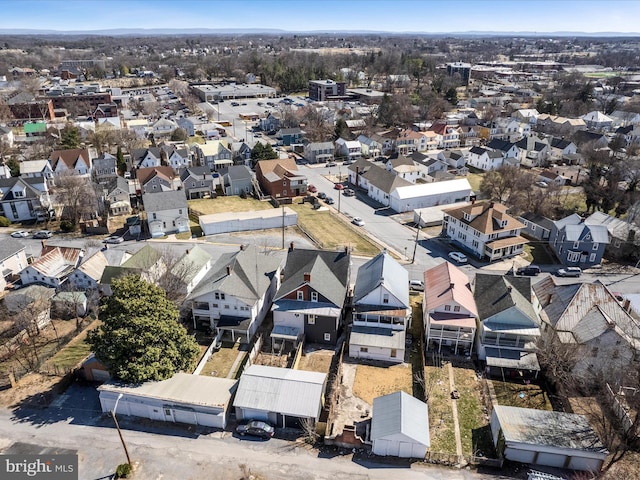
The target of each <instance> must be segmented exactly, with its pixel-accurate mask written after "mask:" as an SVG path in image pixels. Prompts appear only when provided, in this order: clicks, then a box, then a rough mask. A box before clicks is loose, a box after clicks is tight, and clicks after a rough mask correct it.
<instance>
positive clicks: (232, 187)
mask: <svg viewBox="0 0 640 480" xmlns="http://www.w3.org/2000/svg"><path fill="white" fill-rule="evenodd" d="M220 173H221V174H222V182H221V183H222V189H223V190H224V194H225V195H242V194H245V195H249V194H251V192H252V191H253V188H254V183H255V181H256V176H255V173H253V172H252V171H251V170H250V169H249V167H246V166H244V165H232V166H230V167H229V168H226V169H224V170H221V171H220Z"/></svg>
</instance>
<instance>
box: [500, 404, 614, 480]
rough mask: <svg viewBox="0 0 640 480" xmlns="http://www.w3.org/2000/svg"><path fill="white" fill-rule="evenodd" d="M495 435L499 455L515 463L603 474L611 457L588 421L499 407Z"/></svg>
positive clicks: (557, 413) (581, 418) (581, 416)
mask: <svg viewBox="0 0 640 480" xmlns="http://www.w3.org/2000/svg"><path fill="white" fill-rule="evenodd" d="M491 433H492V436H493V443H494V445H495V446H496V450H497V451H498V455H502V456H504V458H506V459H507V460H512V461H514V462H521V463H530V464H534V465H547V466H551V467H558V468H567V469H571V470H586V471H589V472H599V471H600V468H601V467H602V463H603V462H604V460H605V458H606V457H607V455H608V454H609V452H608V451H607V450H606V448H605V447H604V445H603V444H602V442H601V441H600V439H599V438H598V435H597V434H596V432H595V431H594V430H593V428H591V425H589V422H588V421H587V419H586V417H584V416H583V415H576V414H574V413H564V412H549V411H546V410H535V409H532V408H518V407H507V406H503V405H496V406H495V407H494V409H493V413H492V415H491Z"/></svg>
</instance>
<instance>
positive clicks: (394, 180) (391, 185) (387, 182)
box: [363, 165, 413, 194]
mask: <svg viewBox="0 0 640 480" xmlns="http://www.w3.org/2000/svg"><path fill="white" fill-rule="evenodd" d="M363 178H365V179H367V180H368V182H369V183H370V184H371V185H373V186H374V187H377V188H379V189H380V190H381V191H383V192H385V193H387V194H389V193H391V192H392V191H393V190H395V189H396V188H398V187H408V186H409V185H413V184H412V183H411V182H409V181H407V180H405V179H404V178H402V177H399V176H397V175H395V174H394V173H391V172H390V171H388V170H387V169H386V168H381V167H378V166H377V165H371V168H369V170H368V171H367V172H365V173H364V175H363Z"/></svg>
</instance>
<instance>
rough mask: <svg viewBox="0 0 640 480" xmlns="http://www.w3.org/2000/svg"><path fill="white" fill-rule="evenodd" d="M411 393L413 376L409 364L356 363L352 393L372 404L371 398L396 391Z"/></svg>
mask: <svg viewBox="0 0 640 480" xmlns="http://www.w3.org/2000/svg"><path fill="white" fill-rule="evenodd" d="M400 390H402V391H404V392H407V393H408V394H409V395H412V392H413V378H412V375H411V366H410V365H407V364H400V365H392V366H388V367H374V366H371V365H358V366H357V368H356V378H355V380H354V382H353V394H354V395H355V396H356V397H358V398H361V399H362V400H364V401H365V402H367V403H368V404H370V405H373V399H374V398H376V397H380V396H382V395H387V394H389V393H393V392H397V391H400Z"/></svg>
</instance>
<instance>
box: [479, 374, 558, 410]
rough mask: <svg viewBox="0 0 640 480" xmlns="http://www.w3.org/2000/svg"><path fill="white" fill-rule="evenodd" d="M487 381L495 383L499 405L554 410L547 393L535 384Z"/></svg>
mask: <svg viewBox="0 0 640 480" xmlns="http://www.w3.org/2000/svg"><path fill="white" fill-rule="evenodd" d="M487 381H491V382H492V383H493V388H494V390H495V392H496V399H497V401H498V405H507V406H511V407H522V408H535V409H537V410H549V411H551V410H553V407H552V406H551V402H550V401H549V397H548V396H547V393H546V392H545V391H544V390H543V389H542V388H541V387H540V386H539V385H536V384H535V383H529V384H526V383H522V382H502V381H500V380H487Z"/></svg>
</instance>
